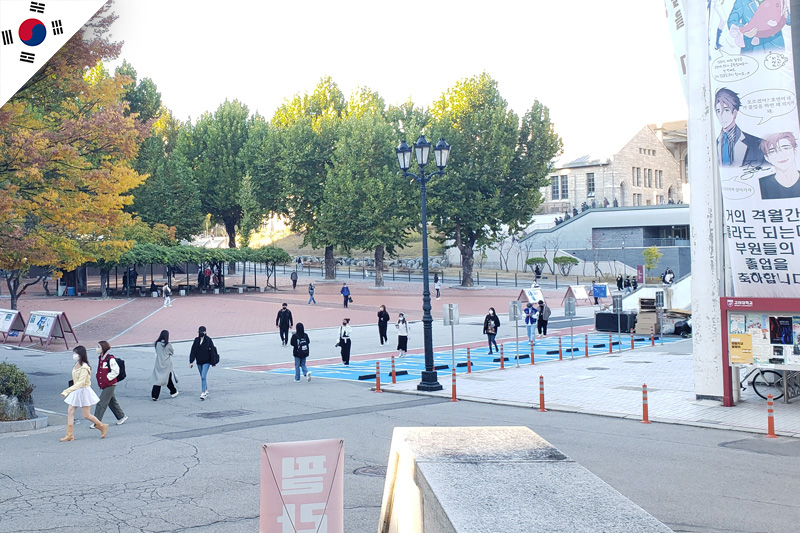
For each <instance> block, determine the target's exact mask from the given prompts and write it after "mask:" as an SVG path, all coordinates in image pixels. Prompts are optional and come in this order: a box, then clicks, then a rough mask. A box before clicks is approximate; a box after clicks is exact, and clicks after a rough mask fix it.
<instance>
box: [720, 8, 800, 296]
mask: <svg viewBox="0 0 800 533" xmlns="http://www.w3.org/2000/svg"><path fill="white" fill-rule="evenodd" d="M709 7H710V11H709V32H708V43H709V57H710V64H709V67H710V79H711V89H712V90H711V97H712V98H713V102H712V105H713V108H714V111H715V118H716V120H715V125H714V127H715V135H714V136H715V138H716V142H715V146H714V150H713V151H714V153H715V165H716V168H717V169H718V172H719V178H720V182H721V183H720V185H721V187H720V189H721V192H722V202H723V216H724V224H725V240H726V245H727V251H728V256H729V257H730V266H731V271H732V276H733V295H735V296H745V297H773V298H797V297H799V296H800V172H798V168H799V167H800V165H798V161H797V143H798V140H800V127H799V126H798V120H797V96H796V94H795V85H794V68H793V63H792V42H791V39H792V35H791V28H790V26H789V23H788V21H789V1H788V0H775V1H772V2H754V1H745V0H733V1H730V0H728V1H722V0H712V1H711V2H710V6H709Z"/></svg>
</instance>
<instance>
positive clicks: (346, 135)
mask: <svg viewBox="0 0 800 533" xmlns="http://www.w3.org/2000/svg"><path fill="white" fill-rule="evenodd" d="M383 110H384V109H383V100H382V99H380V97H379V96H378V95H376V94H374V93H370V92H368V91H366V90H364V89H362V90H361V91H360V92H359V93H357V94H356V95H354V96H353V98H352V99H351V102H350V104H349V106H348V111H349V114H348V116H347V118H345V119H344V120H343V121H342V123H341V127H340V129H339V141H338V143H337V145H336V149H335V151H334V154H333V162H332V165H331V169H330V172H329V174H328V178H327V180H326V181H325V191H324V199H323V206H322V210H321V214H320V219H321V222H322V224H323V225H324V226H326V227H327V228H328V235H329V236H330V237H331V238H332V239H333V240H334V241H335V242H336V243H337V244H338V245H339V246H341V247H342V248H343V249H345V250H346V251H348V252H349V251H350V250H352V249H361V250H374V251H375V286H376V287H382V286H383V262H384V256H385V253H389V254H390V255H394V254H395V252H396V250H397V248H402V247H403V246H404V244H405V242H406V240H407V238H408V235H409V233H410V230H411V228H412V227H414V226H416V225H417V224H418V223H419V222H418V220H419V217H418V216H417V214H416V212H415V210H414V206H415V204H416V202H415V195H414V194H413V192H412V191H413V190H411V191H410V190H409V186H408V180H406V179H403V178H402V175H401V174H400V173H399V172H398V171H397V168H396V165H397V163H396V158H395V155H394V144H395V140H396V132H395V129H394V128H393V126H392V124H390V123H389V121H388V120H387V119H386V117H385V116H384V115H383ZM343 206H346V207H344V208H343Z"/></svg>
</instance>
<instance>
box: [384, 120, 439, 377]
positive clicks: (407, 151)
mask: <svg viewBox="0 0 800 533" xmlns="http://www.w3.org/2000/svg"><path fill="white" fill-rule="evenodd" d="M430 149H431V143H429V142H428V141H427V140H425V136H424V135H420V137H419V139H417V142H415V143H414V152H415V155H416V159H417V166H418V167H419V175H416V174H412V173H411V172H409V171H408V169H409V168H411V147H409V146H408V144H406V141H400V145H399V146H398V147H397V148H396V149H395V153H396V154H397V161H398V163H399V164H400V169H401V170H402V171H403V177H408V176H411V177H413V178H414V179H415V180H416V181H417V183H419V190H420V198H421V202H422V331H423V339H424V343H425V370H424V371H423V372H422V380H421V381H420V382H419V384H418V385H417V390H422V391H437V390H442V385H441V384H440V383H439V381H438V378H437V375H436V369H435V368H434V364H433V316H431V291H430V286H429V283H428V197H427V184H428V181H430V179H431V178H432V177H434V176H438V175H441V174H444V167H445V166H447V159H448V158H449V157H450V145H449V144H447V143H446V142H445V140H444V137H442V138H441V139H440V140H439V142H438V143H437V144H436V146H435V147H434V149H433V154H434V159H435V160H436V166H437V167H438V168H439V170H438V171H436V172H431V173H430V174H426V173H425V165H427V164H428V155H429V153H430Z"/></svg>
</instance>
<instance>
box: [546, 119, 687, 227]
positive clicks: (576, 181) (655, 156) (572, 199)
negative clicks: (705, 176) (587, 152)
mask: <svg viewBox="0 0 800 533" xmlns="http://www.w3.org/2000/svg"><path fill="white" fill-rule="evenodd" d="M685 131H686V122H685V121H681V122H672V123H667V124H664V125H661V126H656V125H648V126H645V127H644V128H642V129H641V130H639V132H638V133H637V134H636V135H635V136H634V137H633V139H631V140H630V141H629V142H628V143H627V144H626V145H625V146H623V147H622V149H621V150H620V151H619V152H617V153H616V154H615V155H614V157H613V158H611V159H606V160H599V159H590V157H589V156H584V157H581V158H578V159H576V160H574V161H571V162H570V163H568V164H566V165H563V166H561V167H558V168H556V169H554V170H553V171H552V172H551V173H550V185H549V186H547V187H542V189H541V193H542V196H543V198H544V202H543V203H542V205H541V207H540V210H539V212H540V213H555V214H563V213H567V212H569V213H570V215H571V214H572V209H573V208H577V209H578V211H581V206H582V204H583V203H584V202H585V203H586V204H587V205H588V206H589V207H593V206H594V207H604V206H608V207H613V206H614V205H615V201H616V205H618V206H619V207H625V206H645V205H661V204H668V203H676V204H677V203H683V202H684V201H686V200H688V199H686V200H685V199H684V186H685V185H686V172H685V164H686V163H685V161H686V157H685Z"/></svg>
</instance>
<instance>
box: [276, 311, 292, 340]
mask: <svg viewBox="0 0 800 533" xmlns="http://www.w3.org/2000/svg"><path fill="white" fill-rule="evenodd" d="M275 325H276V326H277V327H278V329H279V330H280V332H281V344H282V345H283V346H287V345H288V344H289V330H290V329H292V326H293V325H294V320H293V319H292V312H291V311H289V307H288V304H287V303H286V302H283V304H282V305H281V310H280V311H278V316H277V317H275Z"/></svg>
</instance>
